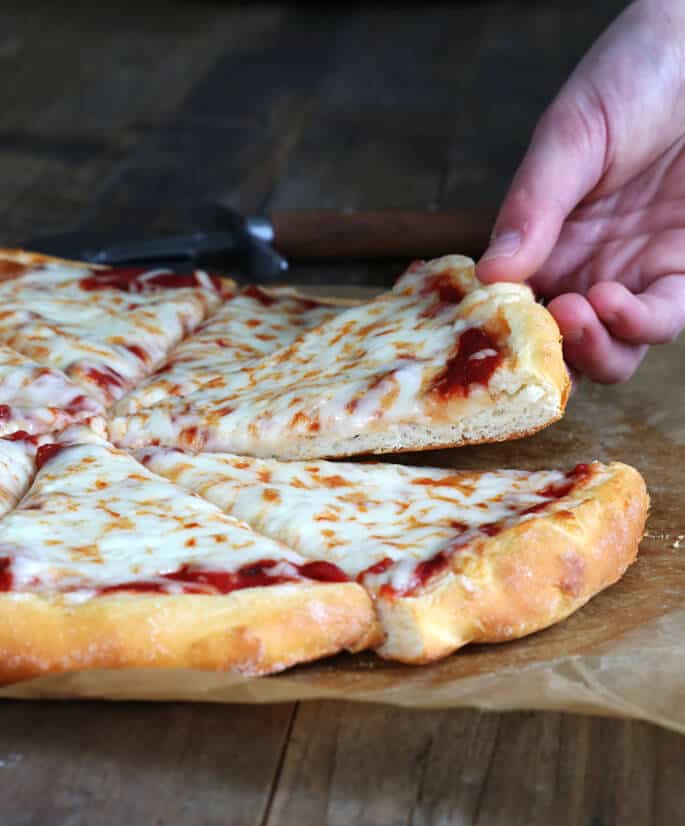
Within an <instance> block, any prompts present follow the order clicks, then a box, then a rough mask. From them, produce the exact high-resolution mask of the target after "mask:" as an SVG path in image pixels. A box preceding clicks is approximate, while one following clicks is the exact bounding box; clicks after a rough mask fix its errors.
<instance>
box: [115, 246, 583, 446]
mask: <svg viewBox="0 0 685 826" xmlns="http://www.w3.org/2000/svg"><path fill="white" fill-rule="evenodd" d="M568 387H569V381H568V375H567V373H566V369H565V367H564V363H563V358H562V352H561V345H560V337H559V331H558V329H557V326H556V324H555V322H554V320H553V318H552V316H551V315H550V314H549V313H548V312H547V311H546V310H545V309H544V308H543V307H541V306H539V305H538V304H536V303H535V301H534V299H533V294H532V293H531V291H530V290H529V289H528V287H525V286H521V285H516V284H496V285H492V286H488V287H484V286H482V285H481V284H480V283H479V282H478V281H477V280H476V278H475V275H474V268H473V262H472V261H470V260H469V259H467V258H462V257H460V256H449V257H447V258H442V259H438V260H436V261H432V262H429V263H418V264H415V265H413V266H412V267H410V268H409V270H408V271H407V273H405V275H404V276H403V277H402V278H400V279H399V281H398V282H397V284H396V285H395V287H394V289H393V290H392V292H389V293H386V294H384V295H382V296H380V297H379V298H377V299H376V300H374V301H372V302H370V303H368V304H364V305H360V306H357V307H353V308H351V309H349V310H347V311H346V312H343V313H340V314H339V315H337V316H335V317H334V318H332V319H330V320H328V321H326V322H325V323H323V324H322V325H321V326H319V327H316V328H315V329H313V330H310V331H308V332H305V333H303V334H302V335H301V336H300V337H299V338H298V339H296V340H295V341H294V342H293V343H292V344H290V345H289V346H287V347H283V348H281V349H279V350H277V351H275V352H273V353H271V354H270V355H267V356H265V357H264V358H262V359H260V360H258V361H256V362H250V363H249V364H247V365H245V366H244V367H243V369H241V370H240V371H235V372H232V373H229V374H225V375H223V376H222V377H219V378H217V379H216V380H213V381H212V382H211V385H207V386H204V387H202V388H200V389H199V390H197V391H195V392H193V393H191V394H190V395H187V396H185V397H183V398H178V397H176V396H168V397H167V398H165V399H161V400H157V401H156V403H155V406H154V408H152V409H149V410H148V409H145V410H138V411H137V412H131V406H129V404H128V403H127V400H126V399H123V400H122V401H121V402H120V403H119V405H118V406H117V408H116V409H115V418H114V419H113V421H112V422H111V434H112V438H113V439H114V440H115V441H116V442H117V443H118V444H120V445H123V446H128V447H142V446H145V445H147V444H161V445H168V446H176V447H185V448H192V449H204V450H211V451H219V450H230V451H231V452H235V453H241V454H249V455H259V456H276V457H279V458H288V459H296V458H310V457H318V456H345V455H352V454H359V453H366V452H374V453H383V452H391V451H398V450H423V449H427V448H432V447H439V446H448V445H461V444H467V443H475V442H486V441H497V440H503V439H510V438H515V437H518V436H523V435H526V434H528V433H532V432H534V431H536V430H539V429H540V428H542V427H545V426H546V425H548V424H550V423H551V422H553V421H555V420H556V419H558V418H559V417H560V416H561V415H562V413H563V410H564V406H565V403H566V397H567V394H568ZM135 406H136V405H135V404H134V405H133V407H135Z"/></svg>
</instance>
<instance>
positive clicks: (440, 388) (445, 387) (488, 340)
mask: <svg viewBox="0 0 685 826" xmlns="http://www.w3.org/2000/svg"><path fill="white" fill-rule="evenodd" d="M458 348H459V349H458V350H457V352H456V353H455V355H453V356H452V357H451V358H450V359H448V361H447V364H446V365H445V369H444V371H443V373H442V375H441V376H440V377H439V378H438V379H437V380H436V381H435V382H434V383H433V392H434V393H437V395H438V396H440V397H441V398H443V399H448V398H450V397H451V396H468V394H469V388H470V387H471V385H474V384H487V383H488V381H489V380H490V377H491V376H492V374H493V373H494V372H495V370H496V369H497V368H498V367H499V366H500V364H501V363H502V358H503V356H502V353H501V352H500V350H499V347H498V345H497V342H496V341H495V339H494V338H493V336H491V335H490V334H489V333H486V332H485V330H482V329H480V328H479V327H471V328H470V329H469V330H466V331H465V332H463V333H462V334H461V336H460V337H459V344H458ZM481 350H495V354H494V355H492V356H485V357H484V358H479V359H471V356H472V355H473V354H474V353H478V352H480V351H481Z"/></svg>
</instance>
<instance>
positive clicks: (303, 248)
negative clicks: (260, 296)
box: [20, 205, 495, 281]
mask: <svg viewBox="0 0 685 826" xmlns="http://www.w3.org/2000/svg"><path fill="white" fill-rule="evenodd" d="M494 218H495V212H494V210H493V209H462V210H453V211H440V212H437V211H435V212H434V211H412V210H399V209H388V210H366V211H356V210H342V211H341V210H333V209H321V210H297V211H284V212H275V213H273V214H272V215H271V216H269V217H262V216H250V217H247V216H243V215H241V214H240V213H239V212H237V211H236V210H234V209H231V208H229V207H226V206H222V205H217V206H216V207H215V215H214V216H213V219H212V220H211V221H208V224H209V226H207V227H206V228H200V229H196V230H193V231H191V232H183V233H178V234H174V233H172V234H165V235H157V236H149V237H138V238H136V237H131V236H130V234H129V235H123V234H122V233H118V234H117V233H111V232H110V233H107V234H103V233H97V232H88V231H83V230H76V231H71V232H63V233H58V234H56V235H50V236H47V235H46V236H40V237H37V238H31V239H29V240H26V241H23V242H21V243H20V246H22V247H24V248H26V249H31V250H33V251H35V252H42V253H46V254H48V255H55V256H58V257H60V258H73V259H76V260H80V261H89V262H91V263H94V264H106V265H109V266H123V265H131V264H140V265H145V266H148V265H151V266H152V265H154V266H165V267H171V268H175V269H180V268H188V267H189V266H194V265H202V264H213V265H214V266H216V267H220V268H222V269H227V268H230V269H231V270H232V269H233V267H237V268H238V269H239V270H240V271H241V273H243V274H244V275H245V276H247V277H249V278H253V279H259V280H263V281H274V280H278V279H279V278H280V277H281V276H282V274H283V273H284V272H285V271H286V270H287V268H288V258H292V259H356V258H367V259H368V258H375V259H378V258H394V259H397V258H419V257H427V258H428V257H434V256H438V255H443V254H446V253H449V252H460V253H465V254H471V255H478V254H480V253H481V252H482V251H483V250H484V249H485V247H486V246H487V242H488V237H489V233H490V229H491V227H492V225H493V223H494ZM129 232H130V231H129Z"/></svg>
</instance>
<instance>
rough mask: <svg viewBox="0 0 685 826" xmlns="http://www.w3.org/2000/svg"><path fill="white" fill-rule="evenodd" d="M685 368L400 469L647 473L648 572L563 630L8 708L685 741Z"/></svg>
mask: <svg viewBox="0 0 685 826" xmlns="http://www.w3.org/2000/svg"><path fill="white" fill-rule="evenodd" d="M684 365H685V340H683V341H682V342H680V343H679V344H675V345H670V346H668V347H661V348H656V349H653V351H652V352H651V353H650V355H649V357H648V359H647V360H646V362H645V364H644V365H643V367H642V368H641V370H640V372H639V373H638V375H637V376H636V377H635V378H634V379H633V380H632V381H631V382H629V383H628V384H627V385H624V386H621V387H614V388H602V387H598V386H593V385H589V384H588V385H584V386H583V385H581V387H580V388H579V389H578V391H577V392H576V393H575V395H574V396H573V397H572V399H571V401H570V403H569V408H568V412H567V414H566V417H565V418H564V420H563V421H562V422H560V423H558V424H556V425H553V426H552V427H550V428H548V429H547V430H546V431H544V432H543V433H540V434H538V435H536V436H534V437H532V438H529V439H525V440H521V441H517V442H511V443H508V444H504V445H488V446H480V447H474V448H462V449H461V450H452V451H439V452H434V453H425V454H417V455H406V454H405V455H403V456H401V457H399V458H398V459H397V461H402V462H413V463H420V464H435V465H440V466H453V467H457V468H462V467H463V468H480V469H488V468H496V467H521V468H531V469H534V468H545V467H557V466H571V465H573V464H575V463H577V462H581V461H583V462H584V461H589V460H591V459H595V458H596V459H600V460H603V461H608V460H612V459H619V460H622V461H625V462H629V463H630V464H633V465H635V466H636V467H637V468H638V469H639V470H640V471H641V472H642V473H643V475H644V476H645V478H646V480H647V484H648V486H649V490H650V494H651V496H652V514H651V517H650V520H649V523H648V531H647V535H646V537H645V539H644V541H643V543H642V546H641V551H640V556H639V559H638V561H637V562H636V563H635V565H633V566H632V567H631V568H630V570H629V571H628V572H627V573H626V575H625V576H624V578H623V579H622V580H621V581H620V582H619V583H618V584H616V585H615V586H613V587H612V588H610V589H609V590H607V591H606V592H604V593H602V594H599V595H598V596H597V597H595V599H593V600H592V601H591V602H590V603H589V604H588V605H587V606H585V607H584V608H583V609H581V610H580V611H579V612H577V613H576V614H574V615H573V616H572V617H570V618H569V619H568V620H566V621H565V622H563V623H561V624H559V625H557V626H554V627H553V628H550V629H548V630H546V631H542V632H540V633H538V634H535V635H533V636H531V637H528V638H526V639H523V640H519V641H517V642H514V643H506V644H501V645H492V646H470V647H467V648H465V649H463V650H462V651H461V652H458V653H457V654H455V655H453V656H452V657H450V658H448V659H446V660H444V661H442V662H439V663H436V664H434V665H431V666H423V667H409V666H402V665H395V664H392V663H387V662H384V661H383V660H380V659H378V658H377V657H375V656H374V655H372V654H363V655H358V656H347V655H346V656H340V657H336V658H333V659H330V660H327V661H323V662H319V663H315V664H312V665H309V666H303V667H299V668H296V669H292V670H291V671H288V672H285V673H283V674H280V675H276V676H272V677H266V678H261V679H246V678H241V677H239V676H236V675H233V674H217V673H207V672H199V671H138V670H136V671H90V672H82V673H77V674H62V675H55V676H50V677H44V678H40V679H34V680H30V681H25V682H21V683H15V684H13V685H10V686H6V687H4V688H2V689H0V697H13V698H25V699H44V698H63V699H66V698H91V699H93V698H105V699H111V700H132V699H138V700H195V701H207V702H241V703H268V702H281V701H288V700H304V699H311V698H329V699H334V698H335V699H344V700H359V701H370V702H380V703H391V704H396V705H401V706H414V707H421V708H445V707H456V706H475V707H478V708H483V709H521V708H526V709H556V710H567V711H577V712H586V713H600V714H608V715H617V716H625V717H635V718H642V719H646V720H651V721H653V722H655V723H659V724H661V725H664V726H668V727H670V728H673V729H676V730H678V731H682V732H685V502H684V501H683V492H684V491H685V484H684V483H685V417H684V415H683V411H684V410H685V367H684ZM389 458H392V457H389Z"/></svg>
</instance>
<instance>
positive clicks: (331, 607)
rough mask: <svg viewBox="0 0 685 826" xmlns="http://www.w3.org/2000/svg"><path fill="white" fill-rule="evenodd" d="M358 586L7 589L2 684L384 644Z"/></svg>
mask: <svg viewBox="0 0 685 826" xmlns="http://www.w3.org/2000/svg"><path fill="white" fill-rule="evenodd" d="M380 641H381V635H380V631H379V626H378V623H377V621H376V618H375V614H374V610H373V606H372V603H371V600H370V598H369V596H368V595H367V594H366V592H365V591H364V590H363V588H361V586H359V585H357V584H355V583H351V582H350V583H335V584H318V583H315V584H311V585H310V584H300V583H296V584H292V585H291V584H287V585H273V586H270V587H266V588H250V589H245V590H241V591H234V592H233V593H231V594H229V595H227V596H213V595H211V596H205V595H196V594H183V595H180V596H170V595H156V594H155V595H150V594H132V593H131V594H126V593H120V594H112V595H106V596H97V597H94V598H92V599H89V600H87V601H84V602H80V603H77V604H70V603H68V602H67V601H65V599H64V598H46V597H42V596H37V595H33V594H0V683H8V682H13V681H16V680H24V679H29V678H31V677H36V676H39V675H42V674H48V673H51V672H64V671H80V670H83V669H92V668H197V669H207V670H215V671H235V672H238V673H240V674H245V675H246V676H247V675H249V676H254V675H263V674H271V673H274V672H277V671H282V670H283V669H285V668H289V667H290V666H293V665H296V664H297V663H302V662H308V661H310V660H314V659H319V658H321V657H327V656H330V655H332V654H336V653H338V652H340V651H343V650H347V651H352V652H356V651H360V650H362V649H364V648H368V647H370V646H371V647H373V646H376V645H378V644H379V643H380Z"/></svg>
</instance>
